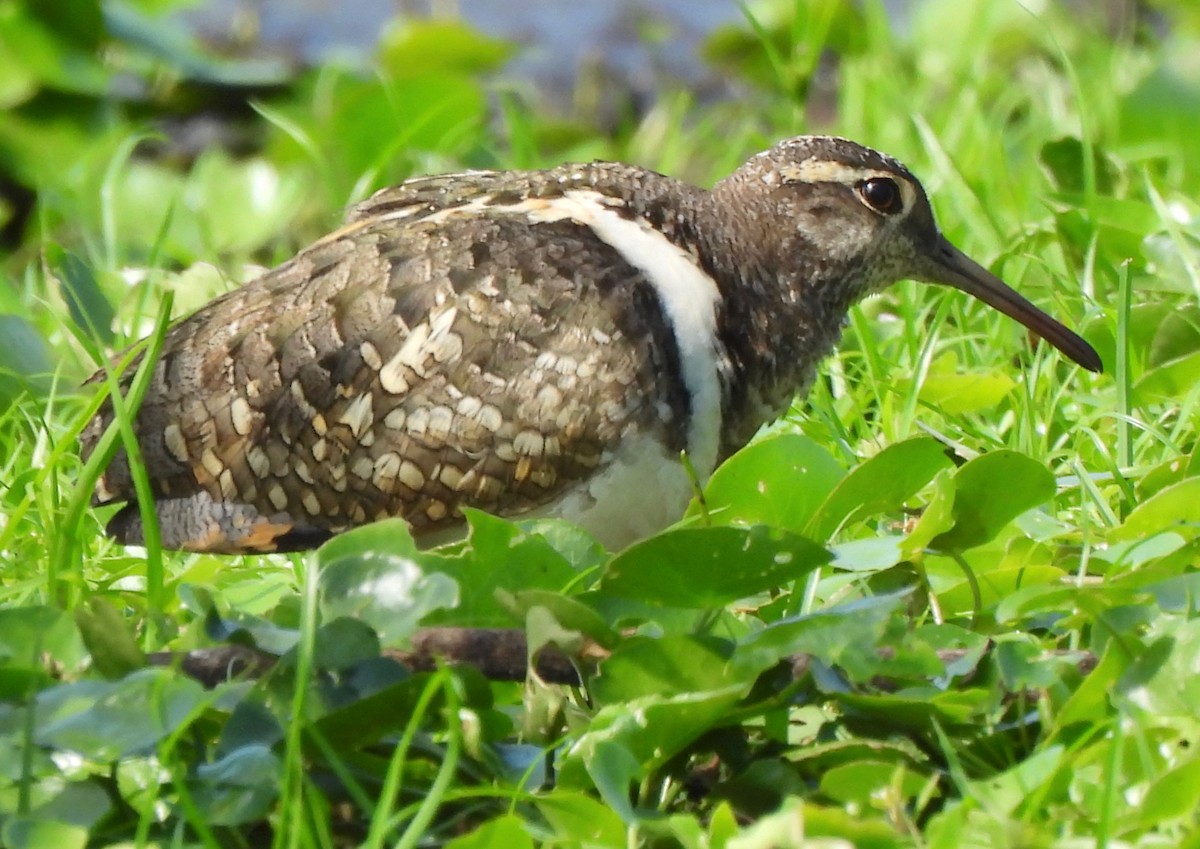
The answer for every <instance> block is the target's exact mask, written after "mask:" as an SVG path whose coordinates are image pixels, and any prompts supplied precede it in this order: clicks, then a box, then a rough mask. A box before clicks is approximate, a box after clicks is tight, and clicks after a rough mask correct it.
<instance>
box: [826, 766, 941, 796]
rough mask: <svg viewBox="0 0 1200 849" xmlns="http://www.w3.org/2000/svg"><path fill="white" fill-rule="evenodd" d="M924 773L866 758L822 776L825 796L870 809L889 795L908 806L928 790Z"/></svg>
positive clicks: (829, 771)
mask: <svg viewBox="0 0 1200 849" xmlns="http://www.w3.org/2000/svg"><path fill="white" fill-rule="evenodd" d="M927 781H928V779H927V778H926V777H925V776H923V775H921V774H920V773H917V772H913V771H911V770H908V769H905V768H904V767H903V766H900V765H897V764H895V763H888V762H886V761H880V760H876V759H873V758H870V757H864V758H862V759H861V760H855V761H851V762H849V763H845V764H841V765H839V766H834V767H831V768H829V769H827V770H825V771H824V772H823V773H822V774H821V784H820V787H821V793H822V794H824V795H825V796H828V797H829V798H831V799H835V800H837V801H838V802H841V803H842V804H844V805H858V806H859V807H862V808H870V807H871V802H872V797H874V796H876V795H877V794H880V793H881V792H885V791H886V793H887V795H888V798H889V799H893V798H894V799H895V800H896V801H897V802H900V803H903V804H907V803H908V801H910V800H912V799H913V798H915V797H916V795H917V794H918V793H920V792H921V790H922V789H923V788H924V787H925V785H926V783H927Z"/></svg>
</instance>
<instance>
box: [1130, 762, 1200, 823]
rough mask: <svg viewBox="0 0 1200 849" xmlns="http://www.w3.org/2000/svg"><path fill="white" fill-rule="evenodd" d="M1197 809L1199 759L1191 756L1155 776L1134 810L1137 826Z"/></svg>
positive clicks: (1177, 817)
mask: <svg viewBox="0 0 1200 849" xmlns="http://www.w3.org/2000/svg"><path fill="white" fill-rule="evenodd" d="M1197 810H1200V759H1196V758H1192V759H1191V760H1188V761H1186V762H1184V763H1183V764H1181V765H1180V766H1177V767H1175V768H1174V769H1172V770H1170V771H1168V772H1167V773H1165V774H1164V775H1161V776H1159V778H1158V780H1156V781H1155V782H1154V783H1153V784H1152V785H1151V786H1150V788H1149V789H1148V790H1147V791H1146V795H1145V797H1144V798H1143V801H1142V803H1141V805H1140V806H1139V808H1138V811H1137V819H1138V823H1139V826H1140V827H1141V828H1153V827H1154V826H1156V825H1158V824H1159V823H1163V822H1168V821H1171V820H1184V819H1185V818H1187V817H1191V816H1192V815H1193V814H1194V813H1195V812H1196V811H1197Z"/></svg>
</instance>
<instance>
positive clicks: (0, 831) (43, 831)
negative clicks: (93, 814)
mask: <svg viewBox="0 0 1200 849" xmlns="http://www.w3.org/2000/svg"><path fill="white" fill-rule="evenodd" d="M87 844H88V830H87V829H86V828H81V827H79V826H77V825H69V824H67V823H64V822H54V821H53V820H39V819H33V818H31V817H12V818H11V819H8V820H5V822H4V824H3V825H2V826H0V845H3V846H6V847H7V849H84V847H85V846H87Z"/></svg>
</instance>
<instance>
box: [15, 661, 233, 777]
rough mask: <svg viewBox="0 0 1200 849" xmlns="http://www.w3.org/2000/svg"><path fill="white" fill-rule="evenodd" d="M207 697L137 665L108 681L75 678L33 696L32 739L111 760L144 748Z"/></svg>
mask: <svg viewBox="0 0 1200 849" xmlns="http://www.w3.org/2000/svg"><path fill="white" fill-rule="evenodd" d="M211 699H212V696H211V695H210V694H206V693H205V692H204V689H203V688H202V687H201V686H200V684H199V683H197V682H195V681H193V680H191V679H190V678H185V677H183V676H181V675H179V674H178V673H176V672H175V671H174V670H169V669H154V668H147V669H140V670H138V671H137V672H134V673H133V674H131V675H129V676H128V677H126V678H124V679H122V680H120V681H114V682H101V681H78V682H75V683H72V684H63V685H60V686H58V687H54V688H52V689H49V690H45V691H43V692H42V693H40V694H39V695H38V698H37V720H38V727H37V729H36V731H35V733H34V739H35V741H36V742H37V743H38V744H39V745H42V746H54V747H57V748H61V749H68V750H71V751H74V752H78V753H79V754H81V755H83V756H84V757H88V758H93V759H95V760H99V761H113V760H116V759H117V758H121V757H125V756H127V755H130V754H133V753H140V752H144V751H146V750H148V749H150V748H151V747H153V746H154V745H155V744H156V743H157V742H158V741H159V740H161V739H163V738H164V737H166V736H167V735H168V734H171V733H172V732H174V731H175V730H176V729H177V728H179V726H180V725H181V724H182V723H184V722H186V721H189V720H195V719H198V718H199V713H198V711H199V709H200V708H201V707H202V706H203V705H204V704H206V703H207V702H209V701H210V700H211Z"/></svg>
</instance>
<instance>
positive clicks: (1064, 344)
mask: <svg viewBox="0 0 1200 849" xmlns="http://www.w3.org/2000/svg"><path fill="white" fill-rule="evenodd" d="M938 238H939V241H938V244H937V245H936V246H935V247H934V250H933V252H932V254H931V255H930V256H929V261H928V264H927V265H926V267H925V269H924V274H923V275H922V279H924V280H925V281H927V282H929V283H941V284H942V285H945V286H953V287H954V288H955V289H961V290H962V291H964V292H966V293H967V294H968V295H974V296H975V297H976V298H978V299H979V300H981V301H983V302H984V303H985V304H987V305H988V306H991V307H994V308H995V309H998V310H1000V312H1002V313H1004V314H1005V315H1006V316H1008V317H1009V318H1013V319H1016V320H1017V321H1019V322H1021V324H1023V325H1025V326H1026V327H1028V328H1029V329H1030V330H1032V331H1033V332H1034V333H1036V334H1037V335H1038V336H1040V337H1042V338H1043V339H1045V340H1046V341H1047V342H1049V343H1050V344H1051V345H1053V346H1054V347H1055V348H1058V350H1060V351H1062V352H1063V353H1064V354H1066V355H1067V356H1068V357H1070V358H1071V359H1072V360H1074V361H1075V362H1076V363H1078V364H1079V365H1081V366H1083V367H1084V368H1085V369H1087V370H1088V371H1095V372H1099V371H1103V365H1102V364H1101V362H1100V355H1099V354H1097V353H1096V349H1095V348H1093V347H1092V346H1091V345H1089V344H1088V343H1087V342H1085V341H1083V339H1082V338H1080V337H1079V335H1078V334H1076V333H1074V332H1073V331H1071V330H1068V329H1067V328H1066V327H1065V326H1063V325H1062V324H1060V323H1059V322H1057V321H1055V320H1054V319H1053V318H1051V317H1050V316H1048V315H1046V313H1044V312H1042V311H1041V310H1040V309H1038V308H1037V307H1035V306H1034V305H1033V304H1032V303H1030V302H1029V301H1027V300H1025V298H1023V297H1021V296H1020V295H1018V294H1017V293H1016V292H1015V291H1014V290H1013V289H1011V288H1009V286H1008V285H1007V284H1006V283H1005V282H1004V281H1003V280H1001V279H1000V278H999V277H997V276H996V275H995V274H992V272H990V271H988V270H987V269H986V268H984V267H983V266H982V265H980V264H979V263H977V262H976V261H975V260H973V259H971V258H970V257H969V256H967V255H966V254H965V253H963V252H962V251H960V250H959V249H958V248H956V247H954V245H952V244H950V243H949V242H948V241H946V238H945V237H944V236H939V237H938Z"/></svg>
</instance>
